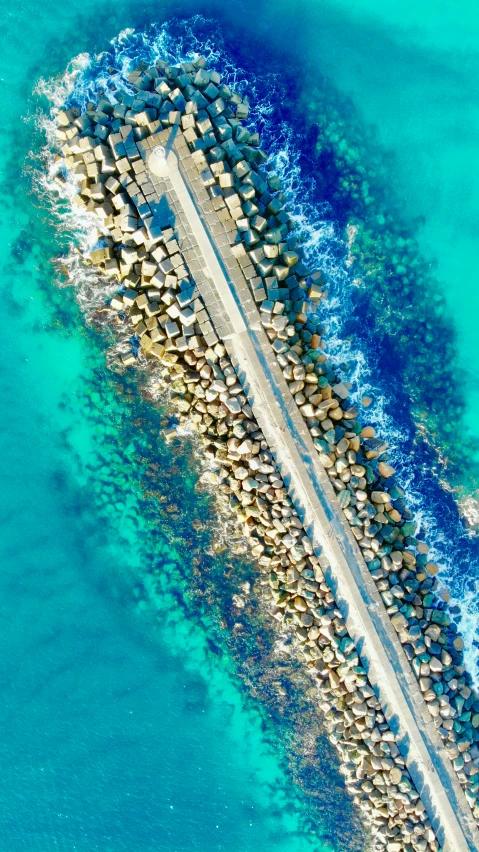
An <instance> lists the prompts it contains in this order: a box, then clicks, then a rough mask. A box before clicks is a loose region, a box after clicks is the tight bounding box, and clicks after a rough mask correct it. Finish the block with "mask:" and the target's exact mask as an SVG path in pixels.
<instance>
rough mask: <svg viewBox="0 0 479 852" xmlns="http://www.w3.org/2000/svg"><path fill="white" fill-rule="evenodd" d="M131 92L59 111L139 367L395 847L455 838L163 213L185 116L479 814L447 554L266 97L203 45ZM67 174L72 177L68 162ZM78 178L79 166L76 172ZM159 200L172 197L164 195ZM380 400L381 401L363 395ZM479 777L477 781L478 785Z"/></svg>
mask: <svg viewBox="0 0 479 852" xmlns="http://www.w3.org/2000/svg"><path fill="white" fill-rule="evenodd" d="M125 85H126V90H125V91H114V92H112V93H111V94H112V95H113V96H114V97H113V101H114V102H112V101H110V99H109V98H107V97H100V99H99V101H98V103H97V104H89V105H88V108H87V110H86V111H85V112H84V113H83V114H80V113H79V111H78V110H77V109H75V108H74V107H73V108H70V109H66V110H62V111H60V112H59V113H58V115H57V124H58V129H57V138H58V147H59V151H58V154H57V165H58V169H59V177H58V181H59V182H60V183H61V182H62V180H64V179H65V178H66V176H67V174H68V176H69V177H73V178H74V179H75V180H76V181H77V182H78V193H77V195H76V196H75V198H74V203H75V204H76V205H77V206H78V207H79V208H81V209H83V210H85V212H88V213H91V214H92V215H93V216H94V217H95V218H96V221H97V223H98V235H99V238H100V239H101V244H99V246H98V247H97V248H95V249H93V250H92V251H91V253H90V256H89V259H88V262H89V263H91V264H93V265H94V266H95V267H96V268H97V269H98V272H99V274H100V275H101V276H105V275H107V276H111V277H112V279H115V278H116V279H117V280H118V293H117V294H116V295H115V296H114V297H113V298H112V299H111V302H110V308H111V318H112V320H113V321H114V322H115V324H118V326H119V327H120V328H121V329H122V330H123V329H125V328H128V329H131V342H130V344H129V346H128V351H125V352H124V353H123V355H122V358H121V360H122V363H123V365H124V366H125V367H127V366H130V365H133V364H135V363H136V362H137V359H138V357H140V359H141V358H143V357H146V358H151V359H154V360H155V362H156V363H157V364H158V367H159V370H160V376H161V380H162V381H163V383H164V385H165V386H166V387H168V388H169V390H170V397H171V400H172V402H173V404H174V405H175V406H176V409H177V412H178V419H179V421H180V422H182V421H185V422H187V423H188V424H191V425H192V426H194V428H195V429H196V430H197V431H198V433H199V434H200V435H202V436H203V439H204V443H205V448H204V452H205V456H206V458H207V459H208V460H209V465H210V467H211V470H210V471H209V472H208V474H207V476H208V478H209V482H210V484H211V485H213V486H214V488H215V489H217V491H218V493H219V494H221V495H222V499H223V500H228V502H229V505H230V507H231V510H232V511H233V512H234V513H235V516H236V519H237V521H238V523H239V524H241V527H242V530H243V533H244V535H245V537H246V539H247V541H248V543H249V545H250V546H251V552H252V554H253V556H255V557H256V558H257V560H258V565H259V568H260V570H261V571H262V572H263V574H264V577H265V580H266V582H267V583H268V585H269V588H270V593H271V597H272V600H273V614H274V616H275V618H277V619H278V621H282V622H284V623H285V624H289V625H291V626H292V627H293V628H294V631H295V635H296V639H297V642H298V643H299V644H300V646H301V647H302V649H303V653H304V657H305V662H306V665H307V666H308V667H309V668H310V669H311V671H312V672H313V673H314V674H315V676H316V679H317V684H318V689H319V693H320V707H321V710H322V712H323V714H324V718H325V721H326V725H327V728H328V730H329V732H330V733H329V736H330V740H331V742H333V743H334V744H335V745H336V747H337V749H338V751H339V753H340V755H341V759H342V762H343V768H344V773H345V776H346V782H347V788H348V790H349V792H350V793H351V794H352V795H353V797H354V799H355V801H356V802H357V803H358V805H359V807H360V809H361V811H362V812H363V815H364V819H365V822H366V823H367V825H368V826H369V827H370V829H371V830H372V832H373V836H374V838H375V846H376V848H378V849H386V850H387V852H402V850H411V849H414V850H427V849H431V850H438V849H439V848H440V845H439V842H438V840H437V838H436V835H435V832H434V829H433V827H432V825H431V822H430V819H429V818H428V815H427V812H426V808H425V805H424V803H423V802H422V801H421V799H420V796H419V794H418V792H417V790H416V789H415V787H414V784H413V782H412V780H411V777H410V775H409V772H408V770H407V768H406V764H405V761H404V759H403V756H402V755H401V753H400V751H399V749H398V746H397V744H396V736H395V734H394V733H393V732H392V730H391V729H390V727H389V725H388V723H387V721H386V718H385V715H384V713H383V711H382V708H381V706H380V704H379V701H378V699H377V697H376V695H375V693H374V690H373V689H372V688H371V686H370V685H369V683H368V678H367V673H366V670H365V668H364V667H363V666H362V665H361V659H360V657H359V655H358V653H357V650H356V648H355V646H354V642H353V641H352V639H351V638H350V637H349V635H348V632H347V629H346V625H345V623H344V620H343V618H342V616H341V613H340V611H339V609H338V608H337V606H336V602H335V599H334V596H333V594H332V592H331V589H330V588H329V586H328V584H327V583H326V581H325V577H324V573H323V570H322V565H321V557H318V556H317V555H316V553H315V550H314V547H313V544H314V543H313V542H311V541H310V540H309V538H308V536H307V535H306V533H305V530H304V528H303V525H302V522H301V520H300V518H299V515H298V513H297V511H296V509H295V507H294V505H293V502H292V500H291V498H290V496H289V495H288V491H287V488H286V486H285V483H284V481H283V480H282V478H281V476H280V475H279V472H278V469H277V466H276V464H275V461H274V456H273V453H272V452H271V449H270V447H269V446H268V445H267V442H266V440H265V438H264V435H263V433H262V431H261V429H260V428H259V426H258V424H257V422H256V420H255V418H254V414H253V410H252V408H251V407H250V405H249V403H248V399H247V395H246V393H245V391H244V388H243V386H242V383H241V381H240V378H239V376H238V375H237V372H236V370H235V368H234V366H233V364H232V361H231V359H230V357H229V355H228V352H227V349H226V347H225V345H224V343H223V341H222V339H221V326H220V325H219V324H218V322H215V321H212V315H211V311H210V310H209V309H208V306H206V305H205V302H204V300H203V299H202V297H201V294H200V291H199V288H198V285H199V283H200V276H201V269H200V268H199V267H198V265H197V261H196V258H195V254H194V251H193V246H192V242H191V239H190V237H189V235H188V234H187V233H185V232H183V230H182V228H181V227H179V226H178V227H177V228H174V227H172V224H171V223H170V222H169V221H167V218H164V219H162V216H163V214H162V213H161V207H159V206H158V205H157V208H156V209H157V212H156V213H155V204H156V201H157V199H156V198H155V192H154V187H153V185H152V183H151V180H150V177H149V173H148V157H149V156H150V155H151V152H152V150H153V149H154V148H155V146H158V145H162V144H164V143H165V133H166V135H167V136H168V134H169V133H170V132H171V131H172V130H173V131H174V130H175V128H177V129H178V131H179V132H180V133H181V135H182V137H183V139H184V143H185V146H188V151H187V154H188V162H189V163H190V164H191V169H192V171H194V172H195V174H196V175H197V176H198V175H200V176H201V182H202V186H203V190H202V191H203V192H204V193H205V196H206V198H207V199H208V202H209V203H210V204H211V209H212V210H214V211H216V213H217V215H218V219H219V221H220V222H221V223H222V227H223V235H226V236H227V237H228V242H229V244H230V245H231V246H232V250H233V254H234V257H235V258H236V261H237V262H238V264H239V265H240V267H241V270H242V273H243V275H244V277H245V278H246V280H247V281H248V286H249V287H250V291H251V294H252V297H253V300H254V304H255V305H256V306H257V309H258V310H259V313H260V317H261V324H262V326H263V328H264V329H265V332H266V334H267V336H268V338H269V340H270V342H271V346H272V349H273V351H274V353H275V356H276V358H277V361H278V364H279V367H280V368H281V371H282V374H283V376H284V378H285V380H286V382H287V384H288V386H289V390H290V391H291V393H292V395H293V396H294V399H295V402H296V404H297V406H298V409H299V411H300V412H301V415H302V417H303V418H304V421H305V423H306V425H307V427H308V429H309V432H310V434H311V436H312V438H313V441H314V444H315V446H316V448H317V451H318V454H319V458H320V460H321V462H322V464H323V466H324V468H325V470H326V471H327V474H328V476H329V478H330V480H331V483H332V486H333V488H334V489H335V492H336V494H337V498H338V502H339V504H340V506H341V509H342V510H343V513H344V516H345V518H346V519H347V521H348V523H349V525H350V527H351V531H352V534H353V536H354V538H355V539H356V541H357V543H358V545H359V547H360V548H361V551H362V555H363V557H364V560H365V561H366V563H367V566H368V569H369V571H370V574H371V577H372V578H373V580H374V582H375V584H376V587H377V589H378V591H379V593H380V595H381V598H382V601H383V604H384V607H385V608H386V611H387V613H388V614H389V616H390V618H391V622H392V624H393V626H394V628H395V630H396V632H397V634H398V637H399V640H400V642H401V643H402V646H403V648H404V652H405V654H406V657H407V659H408V660H409V662H410V665H411V669H412V671H413V672H414V675H415V677H416V679H417V680H418V683H419V686H420V689H421V692H422V694H423V697H424V699H425V701H426V702H427V706H428V709H429V712H430V714H431V716H432V717H433V719H434V724H435V725H436V727H437V729H438V732H439V734H440V736H441V737H442V739H443V741H444V745H445V748H446V750H447V753H448V755H449V758H450V759H451V761H452V763H453V766H454V769H455V771H456V773H457V777H458V779H459V781H460V783H461V785H462V787H463V789H464V791H465V795H466V798H467V801H468V803H469V805H470V807H471V810H472V813H473V816H474V818H475V819H476V821H477V822H478V823H479V697H478V696H477V695H476V694H475V693H474V691H473V689H472V686H471V681H470V677H469V676H468V673H467V671H466V670H465V668H464V664H463V656H462V649H463V643H462V640H461V638H460V637H459V636H458V635H457V630H456V627H455V625H454V624H453V623H452V622H451V619H450V616H449V615H448V612H447V593H446V592H444V591H443V592H441V593H438V579H437V574H438V567H437V566H436V565H435V564H434V563H432V562H431V561H429V559H428V547H427V545H426V544H425V543H424V542H422V541H419V540H418V539H417V538H416V537H415V531H416V523H415V522H414V520H413V517H412V513H411V512H410V511H409V510H408V508H407V506H406V504H405V501H404V492H403V491H402V489H401V488H400V487H399V486H398V485H396V484H394V470H393V468H392V467H391V465H390V464H389V459H388V456H387V444H386V442H384V441H383V440H382V439H380V438H379V437H378V436H376V434H375V432H374V429H373V428H372V427H370V426H367V425H361V424H360V422H359V412H358V411H357V410H356V409H355V408H353V407H351V406H350V405H349V404H348V396H349V391H350V387H349V386H348V385H347V384H346V383H344V382H341V381H339V379H338V377H337V376H336V374H335V370H334V367H333V365H332V364H331V363H330V362H329V361H328V359H327V357H326V355H325V354H324V352H323V344H322V339H321V323H320V320H319V313H318V306H319V303H320V300H321V298H322V296H323V294H324V291H325V288H326V286H327V285H326V282H325V280H324V278H323V276H322V275H321V273H320V272H313V273H311V272H310V270H308V269H307V267H306V265H305V263H304V261H303V259H302V256H301V251H300V247H299V245H298V241H297V240H296V239H295V237H294V222H293V221H292V219H291V217H290V215H289V214H288V212H287V210H286V209H285V199H284V196H283V195H282V192H281V186H280V181H279V179H278V177H277V176H276V175H275V174H274V173H272V172H271V171H269V170H268V165H267V155H266V154H265V152H263V151H262V150H261V148H260V147H259V146H260V140H259V136H258V134H257V133H255V132H251V131H250V130H248V129H247V128H246V127H245V126H244V124H243V123H242V122H243V121H244V120H245V119H247V117H248V103H247V101H246V99H245V100H242V99H241V98H240V97H239V96H237V95H235V94H234V93H233V92H232V91H231V90H230V89H229V87H228V86H225V85H222V83H221V78H220V75H219V74H218V73H217V72H215V71H211V70H208V69H207V68H206V62H205V60H204V59H203V58H202V57H199V58H198V59H196V60H195V61H194V62H191V63H184V64H183V65H182V66H180V67H179V68H174V67H172V66H168V64H167V63H166V62H158V63H157V64H156V65H155V66H154V67H146V66H143V65H141V64H140V66H139V67H138V68H137V69H136V70H135V71H133V72H132V73H131V74H130V75H129V79H128V82H127V84H125ZM62 170H64V172H62ZM60 173H62V174H63V177H62V176H61V174H60ZM152 199H153V201H152ZM364 402H365V404H366V403H367V400H364ZM476 779H477V780H476Z"/></svg>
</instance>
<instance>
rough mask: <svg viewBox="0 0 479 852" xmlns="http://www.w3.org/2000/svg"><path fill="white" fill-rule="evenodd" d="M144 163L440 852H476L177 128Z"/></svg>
mask: <svg viewBox="0 0 479 852" xmlns="http://www.w3.org/2000/svg"><path fill="white" fill-rule="evenodd" d="M166 138H167V133H166V135H165V132H164V133H163V134H161V136H160V137H159V141H160V142H162V143H163V144H165V139H166ZM148 162H149V166H150V175H151V179H152V182H153V184H154V185H155V186H156V187H157V189H158V193H160V190H161V191H165V190H166V191H167V195H168V197H169V200H170V202H171V206H172V208H173V211H174V213H175V216H177V217H178V218H179V221H178V227H179V228H180V232H181V231H184V232H185V233H186V234H187V235H188V236H189V237H190V242H189V243H188V246H189V247H190V249H191V246H193V249H194V258H195V259H196V260H197V261H199V267H197V268H198V269H199V271H198V275H197V276H196V280H197V283H198V287H199V290H200V294H201V296H202V298H203V300H204V302H205V305H206V307H207V310H208V313H209V316H210V319H211V321H212V323H213V325H214V327H215V330H216V332H217V334H218V336H219V337H221V339H222V340H223V342H224V343H225V345H226V347H227V349H228V353H229V355H230V358H231V359H232V362H233V364H234V365H235V367H236V368H237V371H238V374H239V377H240V379H241V381H242V383H243V386H244V388H245V393H246V394H247V396H248V400H249V402H250V404H251V406H252V409H253V412H254V415H255V418H256V420H257V422H258V423H259V426H260V428H261V429H262V431H263V433H264V435H265V438H266V440H267V441H268V444H269V446H270V448H271V450H272V452H273V454H274V457H275V460H276V463H277V465H278V467H279V470H280V473H281V476H282V478H283V480H284V482H285V483H286V485H287V487H288V491H289V494H290V496H291V498H292V500H293V502H294V505H295V508H296V510H297V511H298V513H299V515H300V517H301V520H302V521H303V523H304V526H305V529H306V532H307V534H308V535H309V537H310V539H311V541H312V542H313V544H314V546H315V550H316V552H317V553H318V556H320V560H321V564H322V566H323V570H324V571H325V574H326V577H327V580H328V582H329V584H330V586H331V588H332V590H333V593H334V595H335V598H336V602H337V605H338V608H339V609H340V611H341V613H342V615H343V618H344V620H345V622H346V625H347V628H348V630H349V633H350V635H351V637H352V638H353V640H354V641H355V643H356V646H357V648H358V651H359V653H360V655H361V658H362V661H363V664H364V666H365V668H366V670H367V672H368V677H369V680H370V683H371V684H372V686H374V688H375V689H376V691H377V693H378V697H379V699H380V701H381V704H382V707H383V711H384V713H385V716H386V718H387V720H388V723H389V725H390V727H391V729H392V730H393V731H394V732H395V733H396V734H397V737H398V746H399V748H400V750H401V753H402V754H403V756H404V759H405V760H406V763H407V766H408V769H409V772H410V774H411V777H412V779H413V781H414V783H415V785H416V788H417V790H418V792H419V793H420V795H421V798H422V801H423V802H424V804H425V806H426V808H427V811H428V815H429V817H430V819H431V822H432V824H433V826H434V829H435V830H436V832H437V835H438V838H439V841H440V843H441V844H442V845H443V847H444V852H453V850H454V852H466V850H473V849H479V834H478V832H477V829H476V827H475V822H474V819H473V817H472V813H471V810H470V808H469V806H468V804H467V802H466V799H465V797H464V793H463V791H462V788H461V786H460V784H459V782H458V780H457V777H456V775H455V772H454V770H453V768H452V765H451V762H450V759H449V757H448V755H447V753H446V751H445V749H444V746H443V744H442V741H441V738H440V736H439V734H438V732H437V731H436V728H435V726H434V723H433V721H432V718H431V716H430V714H429V711H428V710H427V707H426V704H425V701H424V699H423V697H422V694H421V692H420V689H419V685H418V683H417V681H416V679H415V677H414V675H413V673H412V671H411V668H410V665H409V662H408V661H407V659H406V656H405V654H404V651H403V649H402V646H401V644H400V642H399V639H398V637H397V634H396V632H395V630H394V628H393V626H392V624H391V621H390V618H389V616H388V614H387V613H386V610H385V607H384V604H383V602H382V600H381V598H380V595H379V592H378V591H377V589H376V586H375V584H374V581H373V580H372V578H371V576H370V574H369V571H368V569H367V566H366V563H365V562H364V560H363V557H362V555H361V552H360V550H359V547H358V545H357V543H356V541H355V539H354V538H353V536H352V534H351V531H350V529H349V526H348V525H347V523H346V521H345V519H344V517H343V515H342V511H341V509H340V507H339V504H338V502H337V500H336V496H335V492H334V490H333V487H332V485H331V483H330V482H329V478H328V476H327V474H326V472H325V471H324V469H323V468H322V466H321V463H320V461H319V458H318V454H317V451H316V448H315V446H314V444H313V442H312V439H311V436H310V434H309V432H308V429H307V428H306V426H305V424H304V422H303V419H302V417H301V414H300V412H299V411H298V408H297V406H296V403H295V401H294V399H293V397H292V395H291V393H290V391H289V388H288V385H287V383H286V380H285V379H284V377H283V375H282V372H281V370H280V368H279V365H278V363H277V361H276V357H275V355H274V353H273V351H272V349H271V345H270V342H269V340H268V338H267V335H266V333H265V331H264V329H263V327H262V325H261V322H260V317H259V312H258V309H257V307H256V305H255V303H254V300H253V298H252V296H251V292H250V290H249V287H248V284H247V281H246V278H245V276H244V274H243V272H242V270H241V267H240V265H239V264H238V262H237V261H236V259H235V257H234V256H233V253H232V251H231V248H230V244H229V240H228V239H227V235H225V230H224V227H223V225H222V223H221V222H220V220H219V219H218V216H217V214H216V211H215V210H214V209H213V207H212V205H211V201H210V200H209V196H208V193H207V192H206V190H205V189H204V186H203V184H202V181H201V179H200V177H199V175H198V171H197V170H196V166H195V165H194V163H193V161H192V160H191V157H190V156H189V151H188V147H187V145H186V142H185V140H184V139H183V137H182V134H181V133H178V132H177V134H176V138H175V140H174V143H173V144H172V145H171V148H170V150H169V151H168V155H167V167H166V169H163V172H162V171H161V169H160V170H158V168H157V165H156V164H155V159H154V157H152V156H151V155H150V159H149V161H148ZM155 171H157V172H158V171H159V172H160V173H159V174H158V173H157V174H155V173H154V172H155Z"/></svg>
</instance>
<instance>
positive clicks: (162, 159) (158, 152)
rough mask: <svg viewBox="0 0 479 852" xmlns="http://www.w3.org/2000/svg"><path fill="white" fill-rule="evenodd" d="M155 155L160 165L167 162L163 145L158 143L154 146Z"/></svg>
mask: <svg viewBox="0 0 479 852" xmlns="http://www.w3.org/2000/svg"><path fill="white" fill-rule="evenodd" d="M153 155H154V157H155V158H156V160H157V161H158V165H159V166H162V165H165V164H166V151H165V149H164V147H163V145H157V146H156V148H153Z"/></svg>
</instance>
